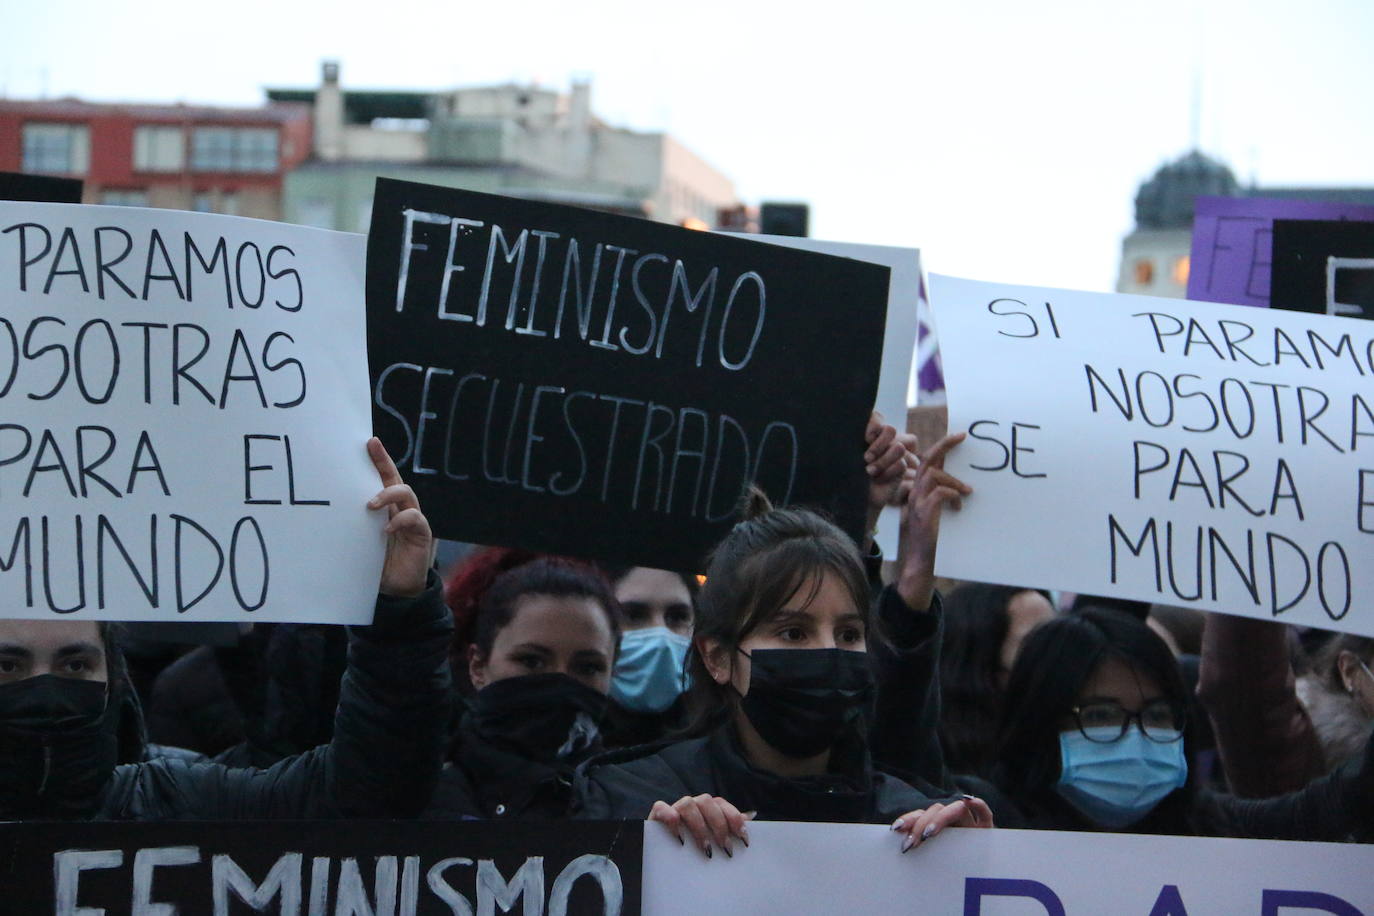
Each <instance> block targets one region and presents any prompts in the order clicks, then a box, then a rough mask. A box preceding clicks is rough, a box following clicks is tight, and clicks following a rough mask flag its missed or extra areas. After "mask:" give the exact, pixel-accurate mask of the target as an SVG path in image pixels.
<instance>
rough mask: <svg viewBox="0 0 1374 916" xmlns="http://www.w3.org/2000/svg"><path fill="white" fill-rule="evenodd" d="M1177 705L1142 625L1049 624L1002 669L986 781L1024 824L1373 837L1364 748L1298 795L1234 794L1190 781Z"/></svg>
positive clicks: (1178, 681) (1170, 675) (1372, 759)
mask: <svg viewBox="0 0 1374 916" xmlns="http://www.w3.org/2000/svg"><path fill="white" fill-rule="evenodd" d="M1187 707H1188V692H1187V689H1186V688H1185V687H1184V684H1183V678H1182V676H1181V674H1180V672H1179V668H1178V663H1177V662H1176V661H1175V660H1174V656H1173V654H1172V653H1171V652H1170V651H1169V648H1168V646H1166V645H1165V643H1164V641H1163V640H1162V639H1161V638H1160V637H1159V636H1158V635H1156V634H1155V632H1154V631H1153V630H1151V629H1150V628H1149V627H1148V626H1146V624H1145V623H1144V621H1142V620H1140V619H1139V618H1138V617H1134V616H1132V615H1130V614H1126V613H1123V612H1121V611H1116V610H1111V609H1105V608H1090V609H1087V610H1084V611H1080V612H1076V613H1073V614H1068V615H1065V616H1062V617H1056V618H1054V619H1052V620H1050V621H1048V622H1046V623H1043V624H1041V625H1040V626H1039V627H1037V628H1036V629H1034V630H1033V631H1031V633H1030V635H1029V636H1028V637H1027V638H1026V641H1025V643H1024V645H1023V646H1022V648H1021V652H1020V654H1019V655H1018V656H1017V658H1016V662H1015V665H1014V666H1013V668H1012V672H1011V677H1010V679H1009V681H1008V684H1007V691H1006V705H1005V706H1004V709H1003V717H1002V727H1001V735H1000V739H1001V740H1000V750H999V753H998V760H997V763H996V765H995V767H994V770H993V779H994V782H996V783H997V784H998V786H999V787H1000V788H1001V789H1002V790H1003V791H1005V792H1006V793H1007V794H1008V795H1009V796H1010V797H1011V800H1012V802H1014V803H1015V805H1016V806H1017V807H1019V808H1020V809H1021V811H1022V813H1023V814H1024V815H1025V816H1026V819H1027V820H1028V821H1029V823H1028V824H1026V825H1025V826H1030V827H1040V828H1047V829H1055V830H1126V831H1129V832H1131V833H1164V834H1180V835H1204V836H1233V837H1249V838H1252V839H1288V840H1344V839H1348V838H1351V837H1355V838H1357V839H1364V840H1369V839H1374V742H1371V743H1367V744H1366V745H1365V746H1364V748H1363V750H1362V752H1361V753H1360V754H1358V755H1357V756H1356V758H1355V759H1352V760H1351V761H1349V763H1348V764H1347V765H1346V766H1345V767H1343V768H1342V769H1340V770H1337V771H1336V772H1335V773H1332V774H1331V775H1329V776H1326V777H1323V778H1321V779H1318V780H1316V781H1315V782H1312V783H1310V784H1309V785H1308V786H1307V787H1306V788H1304V789H1302V790H1300V791H1297V792H1293V793H1290V794H1288V795H1283V796H1279V797H1277V798H1266V799H1242V798H1237V797H1235V796H1231V795H1223V794H1219V793H1216V792H1212V791H1209V790H1205V789H1194V788H1193V787H1192V786H1190V785H1189V783H1188V766H1187V761H1188V759H1189V756H1188V753H1187V748H1186V747H1185V744H1186V739H1185V737H1184V734H1185V724H1186V723H1185V721H1184V716H1185V711H1186V709H1187ZM1008 823H1011V821H1010V820H1008ZM1014 826H1021V825H1019V824H1014Z"/></svg>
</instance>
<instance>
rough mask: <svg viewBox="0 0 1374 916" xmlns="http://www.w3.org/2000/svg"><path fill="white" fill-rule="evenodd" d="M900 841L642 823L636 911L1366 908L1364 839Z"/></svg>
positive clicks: (857, 832)
mask: <svg viewBox="0 0 1374 916" xmlns="http://www.w3.org/2000/svg"><path fill="white" fill-rule="evenodd" d="M937 308H938V305H937ZM901 840H902V838H901V837H900V836H899V835H897V834H894V833H893V832H892V831H891V830H888V829H887V828H886V827H881V826H871V825H863V824H788V823H758V822H756V823H753V824H750V825H749V841H750V842H749V846H748V847H747V848H746V847H739V846H738V845H737V848H736V849H735V851H734V857H733V858H731V859H726V858H724V857H723V856H721V855H719V854H717V855H716V856H715V857H714V858H713V859H710V860H708V859H707V858H706V857H705V856H703V855H702V854H701V853H700V852H699V851H698V850H696V849H693V848H692V847H690V846H688V847H682V846H679V845H678V842H677V840H676V839H674V838H673V837H672V836H671V835H670V834H669V833H668V831H666V830H664V829H662V828H661V827H660V826H659V825H658V824H649V825H648V826H647V827H646V828H645V831H644V913H645V916H679V914H681V916H697V914H700V913H788V914H793V913H796V914H812V913H814V914H818V916H819V914H826V916H829V914H833V913H923V914H924V913H929V914H939V916H946V914H959V913H963V914H964V916H1099V914H1107V913H1110V914H1120V916H1166V914H1167V916H1187V914H1190V913H1191V914H1197V916H1201V914H1204V913H1206V914H1222V913H1224V914H1226V916H1279V914H1284V916H1300V914H1301V916H1360V914H1362V913H1371V912H1374V882H1371V881H1370V880H1369V872H1370V868H1371V866H1374V849H1371V847H1369V846H1361V845H1340V844H1335V843H1282V842H1275V841H1262V840H1227V839H1207V838H1199V837H1166V836H1133V835H1131V834H1113V833H1068V832H1058V831H1049V830H1005V829H1000V828H999V829H995V830H961V829H957V828H952V829H947V830H944V831H943V832H941V833H940V834H939V835H937V836H935V837H933V838H932V839H931V840H930V841H929V842H926V843H923V844H921V845H920V846H918V847H916V848H915V849H913V850H911V852H909V853H907V854H905V855H903V854H902V853H900V852H899V851H898V850H899V849H900V848H901Z"/></svg>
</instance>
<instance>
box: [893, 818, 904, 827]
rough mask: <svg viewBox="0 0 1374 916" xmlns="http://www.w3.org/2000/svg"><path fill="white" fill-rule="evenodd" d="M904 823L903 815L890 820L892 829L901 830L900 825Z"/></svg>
mask: <svg viewBox="0 0 1374 916" xmlns="http://www.w3.org/2000/svg"><path fill="white" fill-rule="evenodd" d="M905 825H906V818H904V817H899V818H897V819H896V820H895V821H893V822H892V829H893V830H901V829H902V827H903V826H905Z"/></svg>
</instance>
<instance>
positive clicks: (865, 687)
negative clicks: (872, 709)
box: [739, 649, 873, 758]
mask: <svg viewBox="0 0 1374 916" xmlns="http://www.w3.org/2000/svg"><path fill="white" fill-rule="evenodd" d="M739 651H740V653H741V654H743V655H746V656H747V657H748V658H749V660H750V669H749V692H748V693H746V694H745V695H744V696H743V697H742V698H741V699H740V708H741V709H743V710H744V714H745V715H746V716H748V717H749V723H750V724H751V725H753V726H754V730H755V731H757V732H758V733H759V737H761V738H763V740H764V741H767V742H768V744H769V745H770V746H772V747H773V748H775V749H776V750H778V751H780V752H781V753H783V754H785V755H787V756H788V757H796V758H806V757H814V756H816V755H817V754H819V753H821V752H822V751H825V750H827V749H828V748H831V747H833V746H834V745H835V743H836V742H837V741H838V740H839V739H840V737H841V736H842V735H844V734H845V732H847V731H849V730H851V729H854V728H856V727H857V726H858V723H859V721H860V719H861V718H862V716H863V710H864V706H865V705H866V704H867V703H868V699H869V697H870V696H871V695H872V693H873V673H872V672H871V671H870V670H869V668H868V656H867V655H866V654H865V653H863V652H854V651H851V650H849V649H755V650H754V651H753V652H745V651H744V650H743V649H740V650H739Z"/></svg>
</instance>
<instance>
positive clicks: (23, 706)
mask: <svg viewBox="0 0 1374 916" xmlns="http://www.w3.org/2000/svg"><path fill="white" fill-rule="evenodd" d="M118 721H119V715H118V705H117V704H111V703H108V702H107V699H106V685H105V682H104V681H86V680H80V679H77V678H69V677H59V676H58V675H55V674H42V675H38V676H37V677H30V678H25V679H24V680H22V681H16V682H14V683H12V684H5V685H3V686H0V812H3V813H4V814H5V815H8V816H10V817H19V818H25V817H27V818H37V817H51V818H71V817H82V816H85V815H87V814H89V813H90V811H91V810H92V808H93V807H94V805H95V803H96V800H97V798H98V797H99V795H100V792H101V790H103V789H104V788H105V784H106V783H107V782H108V781H109V778H110V774H111V773H112V772H114V768H115V764H116V762H117V759H118V754H119V742H118V735H117V724H118Z"/></svg>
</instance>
